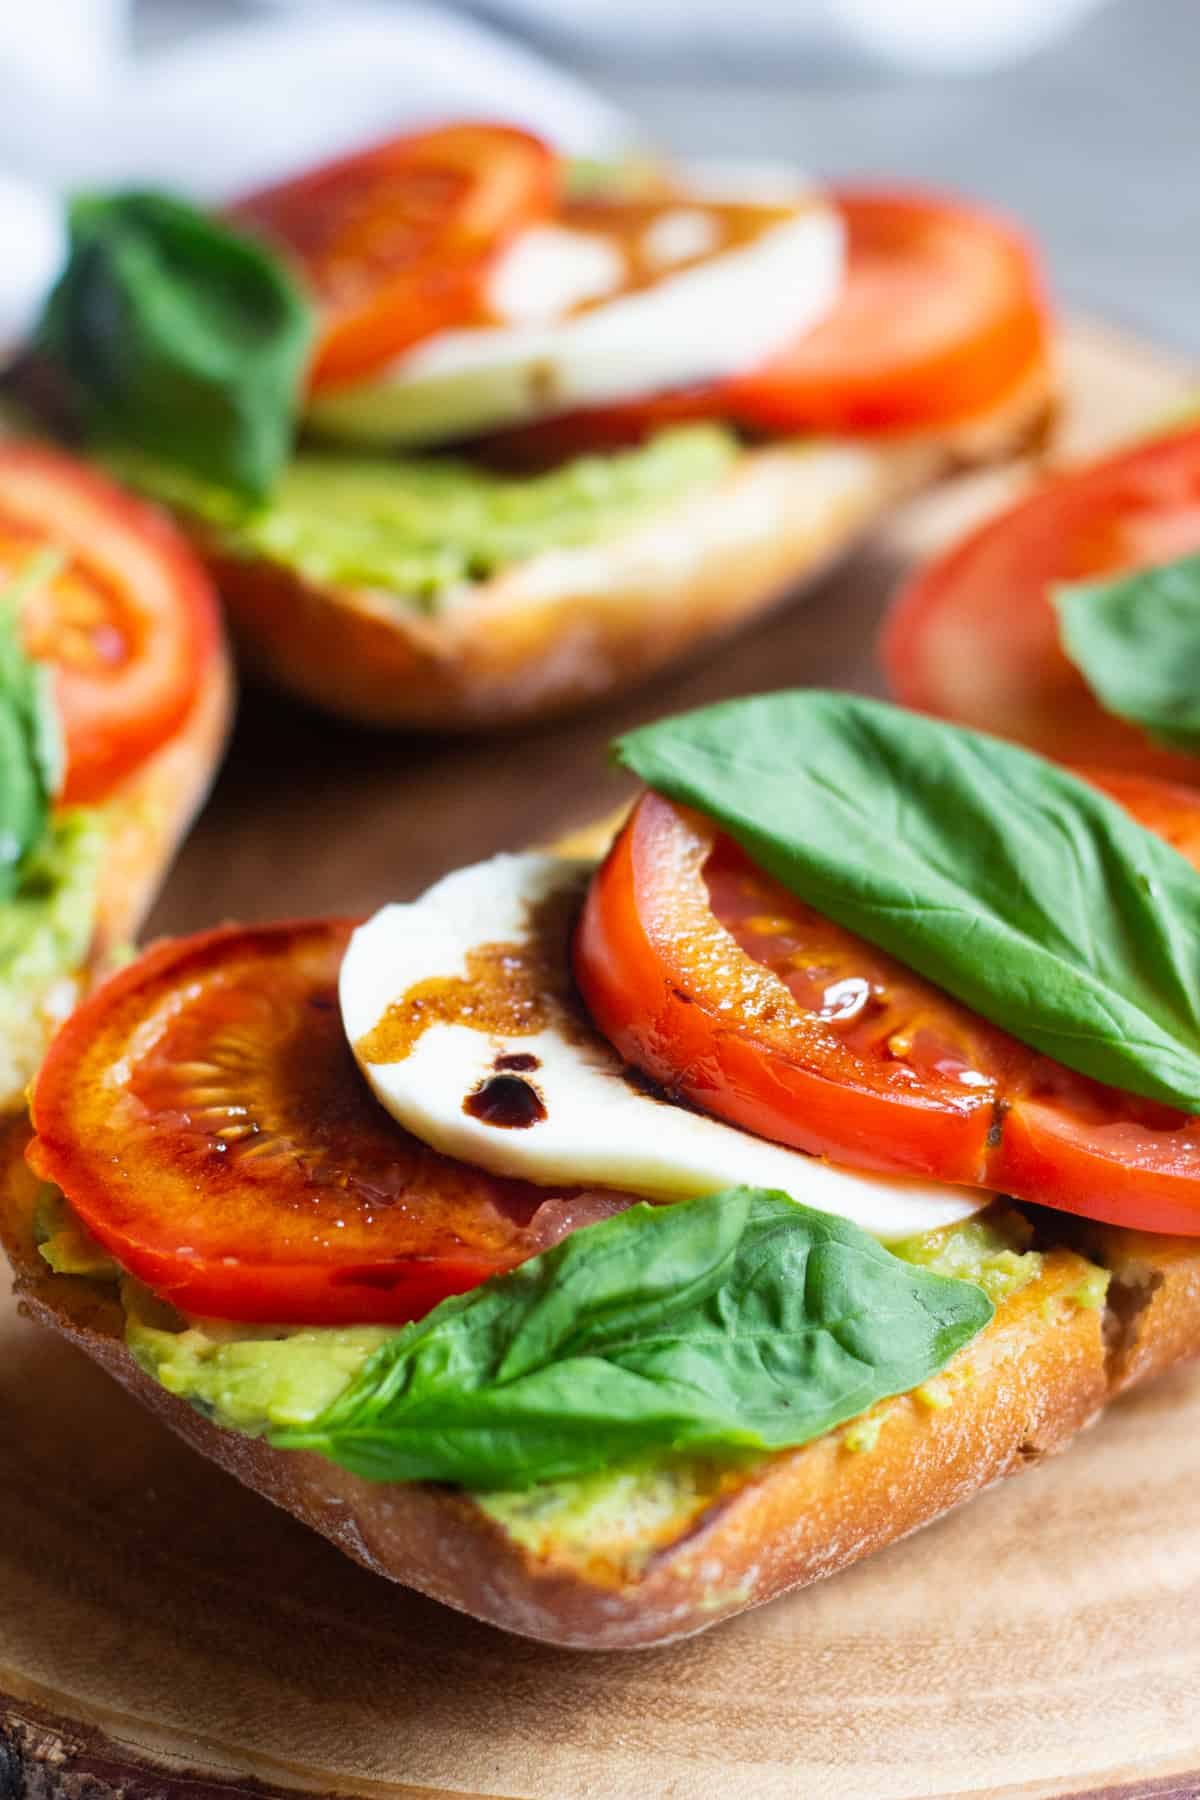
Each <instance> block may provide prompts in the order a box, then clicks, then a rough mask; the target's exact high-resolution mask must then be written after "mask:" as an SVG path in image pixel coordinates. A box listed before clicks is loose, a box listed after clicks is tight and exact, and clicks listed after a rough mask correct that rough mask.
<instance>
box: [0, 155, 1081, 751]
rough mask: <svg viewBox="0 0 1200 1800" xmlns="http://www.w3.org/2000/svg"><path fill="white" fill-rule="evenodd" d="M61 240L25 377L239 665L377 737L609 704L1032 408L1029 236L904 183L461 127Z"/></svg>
mask: <svg viewBox="0 0 1200 1800" xmlns="http://www.w3.org/2000/svg"><path fill="white" fill-rule="evenodd" d="M71 232H72V248H71V253H70V258H69V262H68V265H67V267H66V269H65V271H64V273H63V276H62V278H61V280H60V282H59V284H58V286H57V288H56V290H55V292H54V294H53V296H52V297H51V300H50V302H49V304H48V306H47V309H46V312H45V316H44V318H43V320H42V322H41V325H40V328H39V330H38V333H37V336H36V341H35V343H34V346H33V351H32V356H31V357H30V358H29V359H27V361H26V362H25V363H24V365H23V368H22V379H21V382H20V387H21V391H22V392H23V393H24V394H25V395H26V397H30V396H32V397H33V398H34V399H35V400H36V402H37V404H38V405H39V406H40V407H41V409H42V411H43V414H44V416H46V417H48V418H52V419H53V420H54V421H55V422H56V424H57V425H58V426H59V428H61V429H66V430H68V431H72V432H74V433H76V434H81V435H82V436H83V437H84V438H86V439H87V441H88V442H89V443H90V444H91V446H92V448H93V449H94V450H95V452H96V453H97V454H100V455H103V456H104V457H105V458H106V460H107V461H108V462H109V463H110V464H111V465H112V466H114V467H116V468H118V469H119V470H120V472H121V473H122V474H123V475H124V476H125V477H126V478H128V479H129V480H130V481H132V482H133V483H135V484H136V485H137V486H139V487H141V488H142V489H143V490H144V491H145V492H146V493H148V494H150V495H151V496H154V497H156V498H158V499H159V500H161V501H163V502H164V503H165V504H167V505H168V506H170V507H171V508H172V510H173V511H174V512H175V513H176V515H177V517H178V518H179V519H180V520H181V521H182V523H183V524H184V526H185V528H186V529H187V531H188V532H189V534H190V535H191V536H192V538H193V540H194V542H195V543H196V544H197V546H198V547H199V548H200V550H201V552H202V553H203V555H204V557H205V558H206V560H207V561H208V563H209V565H210V567H211V569H212V570H213V572H214V574H215V575H216V577H217V579H218V582H219V585H220V587H221V589H222V591H223V593H224V596H225V598H226V601H227V603H228V607H229V614H230V619H231V622H232V625H233V627H234V630H235V633H236V635H237V637H238V639H239V641H240V643H241V646H242V648H243V651H244V653H245V655H246V657H247V658H248V660H249V662H250V663H251V665H252V666H253V667H255V668H256V669H258V670H260V671H263V672H265V673H266V674H268V675H269V676H271V677H272V678H273V679H275V680H276V681H278V682H280V683H282V684H283V685H285V686H287V687H289V688H292V689H294V690H295V691H297V692H298V693H300V694H303V695H305V696H307V697H308V698H309V699H312V700H315V701H317V702H319V703H321V704H322V705H325V706H328V707H330V708H332V709H333V710H335V711H338V712H342V713H346V714H348V715H350V716H352V717H355V718H359V719H363V720H367V721H370V722H373V723H376V724H384V725H389V724H390V725H405V724H408V725H433V726H443V725H449V726H487V725H491V724H495V723H497V722H501V721H504V720H507V719H515V718H521V717H536V716H539V715H543V714H546V713H550V712H553V711H556V710H562V709H564V708H566V707H569V706H571V705H574V704H577V703H579V702H581V701H584V700H586V699H588V698H589V697H593V696H595V695H599V694H603V693H605V692H607V691H609V690H611V689H614V688H619V687H620V686H622V685H624V684H626V683H627V682H629V681H630V680H632V679H634V678H637V677H639V676H641V675H644V674H645V673H647V672H648V671H650V670H652V669H654V668H656V667H659V666H661V665H662V664H664V663H666V662H667V661H669V660H670V659H671V658H673V657H675V656H677V655H679V654H681V653H683V652H685V651H687V650H688V649H690V648H692V647H694V646H698V645H701V644H703V643H704V642H705V641H707V640H709V639H712V638H713V637H715V636H717V635H719V634H721V633H724V632H727V631H729V630H730V629H732V628H733V627H735V626H736V625H738V624H740V623H743V622H744V621H746V620H747V619H749V618H751V617H753V616H754V615H756V614H757V613H759V612H761V611H762V610H763V609H764V608H765V607H766V606H768V605H769V604H771V603H772V602H773V601H774V600H776V599H777V598H778V597H779V596H780V595H781V594H783V593H785V592H786V591H788V590H789V589H793V588H795V587H796V586H797V585H799V584H800V583H802V582H803V581H804V580H805V579H806V578H808V577H811V576H812V575H814V574H815V573H816V572H817V571H819V570H820V569H822V568H823V567H825V566H826V565H827V564H828V562H829V561H830V560H831V559H832V558H833V557H835V556H836V555H838V554H839V553H840V552H842V551H843V550H844V549H845V548H846V547H847V545H848V544H849V543H850V542H852V541H853V540H854V539H855V538H856V537H857V536H858V535H859V534H861V532H862V531H863V530H864V528H865V527H866V526H867V525H868V524H870V523H871V522H872V521H874V520H875V519H877V518H878V517H879V516H880V514H881V512H882V511H883V510H884V509H886V508H887V507H888V506H890V505H891V504H892V503H893V502H894V501H895V500H896V499H897V498H898V497H899V496H901V495H903V494H905V493H907V492H910V491H911V490H912V489H913V488H914V487H915V486H917V485H919V484H921V483H922V482H925V481H928V480H929V479H931V478H932V477H933V476H935V475H936V474H938V473H939V472H941V471H943V470H945V469H946V468H948V467H950V466H953V465H955V464H956V463H958V462H961V461H962V460H964V459H973V458H985V457H990V456H996V455H1002V454H1006V453H1009V452H1011V451H1013V450H1014V449H1016V448H1018V447H1021V446H1023V445H1025V444H1026V443H1027V442H1028V441H1029V440H1030V438H1031V437H1033V436H1036V434H1037V433H1038V432H1039V431H1040V429H1041V428H1042V426H1043V425H1044V424H1045V421H1046V418H1047V414H1048V410H1049V407H1050V404H1051V400H1052V378H1051V370H1050V354H1049V341H1048V339H1049V332H1048V321H1047V312H1046V306H1045V301H1044V298H1043V295H1042V292H1041V287H1040V282H1039V279H1038V276H1037V273H1036V270H1035V268H1034V264H1033V259H1032V256H1031V253H1030V251H1029V249H1028V247H1027V246H1026V245H1025V243H1024V242H1023V241H1022V240H1021V239H1020V238H1019V237H1018V236H1017V235H1016V234H1015V233H1014V232H1013V231H1012V230H1011V229H1010V228H1009V227H1008V226H1006V225H1004V224H1002V223H999V222H997V221H996V220H994V219H993V218H991V217H990V216H988V215H987V214H986V213H985V212H982V211H980V210H978V209H976V208H974V207H971V206H967V205H964V204H960V203H956V202H951V201H947V200H944V199H939V198H935V197H931V196H928V195H917V194H904V193H895V192H890V191H886V190H868V191H859V190H854V191H844V192H832V193H827V192H824V191H822V190H820V189H818V188H815V187H814V186H813V185H812V184H811V182H809V181H807V180H805V179H802V178H801V177H799V176H796V175H789V174H788V173H787V172H786V171H785V172H784V173H782V174H781V173H780V172H779V171H775V172H774V173H773V174H771V175H770V176H769V178H768V177H765V176H764V174H763V172H762V171H758V172H757V173H755V172H753V171H747V170H743V171H742V172H741V173H740V175H739V174H737V173H736V172H735V173H733V174H731V173H730V172H729V171H726V172H724V174H723V175H719V174H718V173H717V172H714V171H711V170H703V169H691V170H684V171H679V172H675V171H669V170H661V169H649V168H645V167H638V168H636V169H629V168H614V169H610V170H601V171H596V170H591V171H588V172H586V179H581V171H580V170H578V169H577V168H571V167H569V166H567V165H565V164H564V163H563V162H562V161H561V159H559V158H558V157H557V156H556V155H555V154H554V153H553V152H552V151H551V150H550V149H549V148H548V147H547V146H546V145H544V144H542V143H540V142H538V141H537V140H536V139H534V138H531V137H530V136H528V135H527V134H526V133H524V132H520V131H516V130H513V129H511V128H508V127H504V126H497V125H486V124H478V123H471V124H456V125H450V126H446V127H443V128H441V129H439V130H435V131H431V132H426V133H423V134H421V135H419V136H416V137H409V138H403V139H399V140H396V141H393V142H391V143H388V144H384V145H381V146H378V147H376V148H374V149H371V150H368V151H365V152H362V153H360V154H358V155H355V156H351V157H349V158H346V159H344V160H342V161H340V162H337V163H335V164H332V165H329V166H327V167H324V168H321V169H317V170H315V171H313V172H311V173H309V174H306V175H303V176H301V177H299V178H298V179H296V180H294V181H291V182H289V183H287V184H286V185H284V186H282V187H277V188H272V189H271V190H269V191H267V192H263V193H259V194H256V195H253V196H250V197H247V198H245V199H243V200H242V201H241V202H240V203H239V204H238V205H236V206H234V207H232V208H230V209H229V210H228V211H227V212H226V213H225V214H224V215H222V216H219V217H218V216H216V215H213V214H202V213H200V212H198V211H196V210H194V209H192V208H191V207H189V206H186V205H183V204H182V203H180V202H178V201H175V200H172V199H168V198H167V197H165V196H162V195H153V194H123V195H115V196H109V197H90V198H85V199H81V200H79V201H78V202H77V203H76V205H75V207H74V209H73V213H72V221H71ZM297 445H298V447H297Z"/></svg>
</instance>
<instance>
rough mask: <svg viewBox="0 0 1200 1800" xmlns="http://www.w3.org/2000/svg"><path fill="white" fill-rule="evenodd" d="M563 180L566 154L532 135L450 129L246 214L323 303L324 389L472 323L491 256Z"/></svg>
mask: <svg viewBox="0 0 1200 1800" xmlns="http://www.w3.org/2000/svg"><path fill="white" fill-rule="evenodd" d="M558 180H559V172H558V159H557V157H556V156H555V154H554V152H553V151H552V150H551V149H550V148H549V147H548V146H547V145H546V144H544V143H542V142H541V141H540V140H539V139H538V138H535V137H531V136H530V135H529V133H528V132H524V131H518V130H516V129H514V128H513V127H511V126H506V125H482V124H472V125H451V126H445V127H443V128H441V129H439V130H436V131H427V132H422V133H420V134H417V135H415V136H407V137H401V138H395V139H393V140H391V141H390V142H388V143H385V144H378V145H376V146H374V147H373V148H372V149H369V150H364V151H360V152H358V153H357V154H356V155H352V156H346V157H342V158H341V159H339V160H338V161H336V162H332V163H328V164H326V165H325V166H324V167H322V168H319V169H315V170H313V171H312V172H311V173H310V174H308V175H303V176H301V177H300V178H299V179H298V180H296V181H289V182H285V183H283V184H282V185H280V186H277V187H273V188H267V189H264V190H263V191H262V192H261V193H257V194H252V195H250V196H248V197H247V198H246V199H244V200H242V201H240V202H239V203H238V205H237V206H236V207H235V208H234V209H233V217H234V219H235V220H236V221H237V222H238V223H239V224H241V225H244V226H246V227H247V228H249V229H251V230H254V231H256V232H258V233H259V234H261V235H262V236H264V237H266V238H267V239H269V240H270V241H271V242H272V243H274V244H276V245H278V246H280V247H281V248H282V249H283V250H285V251H286V252H287V253H288V254H289V255H290V256H291V257H292V259H293V260H294V261H295V262H296V264H297V265H298V267H299V269H300V271H301V273H302V275H303V276H304V278H305V280H306V281H307V283H308V286H309V287H310V289H311V290H312V292H313V294H314V295H315V297H316V299H317V301H318V303H319V305H320V308H321V330H320V337H319V342H318V345H317V350H316V354H315V358H314V361H313V366H312V370H311V382H312V385H313V387H314V388H320V387H327V386H334V385H337V384H338V383H341V382H348V381H354V380H356V379H358V378H359V377H361V376H364V375H366V374H368V373H369V372H370V371H371V370H372V369H374V368H378V367H379V366H380V365H381V364H383V363H386V362H387V361H388V360H389V359H390V358H392V357H393V356H396V355H397V354H398V353H399V352H400V351H402V350H405V349H407V348H408V347H409V346H410V345H412V344H415V343H417V342H419V341H420V339H421V338H424V337H428V336H430V335H431V334H432V333H433V332H435V331H441V330H445V329H446V328H447V327H449V326H452V325H458V324H463V323H466V322H468V321H469V320H471V319H472V318H473V316H474V315H475V313H476V312H477V310H478V308H479V304H480V296H481V292H482V285H483V280H484V277H485V275H486V273H487V270H488V268H489V267H490V264H491V262H492V260H493V259H494V257H495V256H496V254H497V253H498V252H499V251H500V250H502V249H503V248H504V246H505V245H506V244H507V243H508V242H509V241H510V239H511V238H512V237H513V236H514V235H515V233H516V232H518V231H519V230H521V229H522V227H523V226H525V225H527V224H528V223H530V221H531V220H534V219H537V218H541V217H544V216H545V215H546V214H547V213H549V212H550V210H551V208H552V206H553V204H554V200H555V196H556V193H557V189H558Z"/></svg>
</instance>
